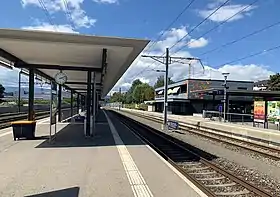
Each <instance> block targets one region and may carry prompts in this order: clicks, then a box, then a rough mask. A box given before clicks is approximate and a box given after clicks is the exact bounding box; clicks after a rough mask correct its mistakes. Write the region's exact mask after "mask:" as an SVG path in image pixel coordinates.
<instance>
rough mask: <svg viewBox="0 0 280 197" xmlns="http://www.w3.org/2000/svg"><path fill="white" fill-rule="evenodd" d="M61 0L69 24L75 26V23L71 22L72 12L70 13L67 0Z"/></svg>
mask: <svg viewBox="0 0 280 197" xmlns="http://www.w3.org/2000/svg"><path fill="white" fill-rule="evenodd" d="M62 1H63V4H64V7H65V15H66V18H67V19H68V21H69V22H70V25H71V26H72V27H73V28H75V24H74V22H73V17H72V14H71V11H70V8H69V6H68V4H69V2H68V1H67V0H62Z"/></svg>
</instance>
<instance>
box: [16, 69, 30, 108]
mask: <svg viewBox="0 0 280 197" xmlns="http://www.w3.org/2000/svg"><path fill="white" fill-rule="evenodd" d="M21 75H25V76H28V73H26V72H24V71H23V70H22V69H21V70H20V71H19V73H18V112H20V111H21V110H20V106H21V102H20V101H21V98H20V97H21V83H22V82H21Z"/></svg>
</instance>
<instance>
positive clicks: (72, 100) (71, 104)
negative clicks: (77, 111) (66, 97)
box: [70, 90, 74, 117]
mask: <svg viewBox="0 0 280 197" xmlns="http://www.w3.org/2000/svg"><path fill="white" fill-rule="evenodd" d="M70 102H71V103H70V106H71V117H72V116H73V102H74V99H73V90H71V101H70Z"/></svg>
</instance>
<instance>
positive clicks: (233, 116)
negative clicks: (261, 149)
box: [202, 110, 280, 130]
mask: <svg viewBox="0 0 280 197" xmlns="http://www.w3.org/2000/svg"><path fill="white" fill-rule="evenodd" d="M202 117H203V118H208V119H210V120H213V121H220V122H224V118H223V117H224V113H223V112H219V111H207V110H203V114H202ZM225 122H228V123H235V124H241V125H249V126H252V127H259V128H267V129H274V130H280V126H279V123H278V122H277V123H276V122H267V123H266V124H264V123H259V122H254V115H253V114H242V113H226V121H225Z"/></svg>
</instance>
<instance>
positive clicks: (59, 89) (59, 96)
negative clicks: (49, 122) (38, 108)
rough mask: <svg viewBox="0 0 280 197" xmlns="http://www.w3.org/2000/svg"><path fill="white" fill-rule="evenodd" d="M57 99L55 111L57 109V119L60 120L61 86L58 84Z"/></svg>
mask: <svg viewBox="0 0 280 197" xmlns="http://www.w3.org/2000/svg"><path fill="white" fill-rule="evenodd" d="M57 97H58V101H57V111H58V121H59V122H61V120H62V114H61V103H62V86H61V85H58V94H57Z"/></svg>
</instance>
